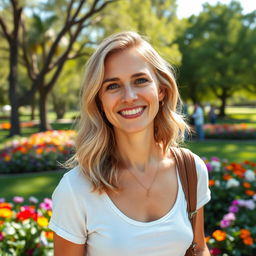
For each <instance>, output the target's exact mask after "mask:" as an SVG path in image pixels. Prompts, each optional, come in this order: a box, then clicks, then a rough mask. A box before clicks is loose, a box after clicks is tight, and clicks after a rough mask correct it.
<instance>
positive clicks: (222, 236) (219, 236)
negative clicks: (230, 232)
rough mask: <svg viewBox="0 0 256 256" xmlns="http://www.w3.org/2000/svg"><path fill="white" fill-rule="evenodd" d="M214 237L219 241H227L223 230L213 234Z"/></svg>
mask: <svg viewBox="0 0 256 256" xmlns="http://www.w3.org/2000/svg"><path fill="white" fill-rule="evenodd" d="M212 236H213V237H214V238H215V239H216V240H217V241H224V240H225V239H226V232H224V231H221V230H219V229H218V230H215V231H214V232H213V233H212Z"/></svg>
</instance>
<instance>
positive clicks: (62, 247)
mask: <svg viewBox="0 0 256 256" xmlns="http://www.w3.org/2000/svg"><path fill="white" fill-rule="evenodd" d="M53 242H54V256H73V255H75V256H85V255H86V245H85V244H74V243H71V242H69V241H68V240H66V239H64V238H62V237H60V236H58V235H57V234H56V233H54V238H53Z"/></svg>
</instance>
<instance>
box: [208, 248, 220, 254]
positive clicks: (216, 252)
mask: <svg viewBox="0 0 256 256" xmlns="http://www.w3.org/2000/svg"><path fill="white" fill-rule="evenodd" d="M210 253H211V255H220V254H221V250H220V249H219V248H212V249H211V250H210Z"/></svg>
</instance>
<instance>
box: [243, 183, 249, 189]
mask: <svg viewBox="0 0 256 256" xmlns="http://www.w3.org/2000/svg"><path fill="white" fill-rule="evenodd" d="M243 186H244V187H245V188H250V187H251V184H250V183H249V182H244V183H243Z"/></svg>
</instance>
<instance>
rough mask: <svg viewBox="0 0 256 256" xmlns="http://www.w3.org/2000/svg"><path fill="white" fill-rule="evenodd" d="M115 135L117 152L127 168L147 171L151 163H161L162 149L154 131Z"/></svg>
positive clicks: (118, 133) (117, 133)
mask: <svg viewBox="0 0 256 256" xmlns="http://www.w3.org/2000/svg"><path fill="white" fill-rule="evenodd" d="M115 135H116V143H117V151H118V154H119V155H120V158H121V162H122V166H123V165H124V167H125V168H133V169H136V170H138V171H146V170H147V167H148V166H149V165H150V164H151V163H153V162H154V161H159V157H160V156H161V154H162V149H161V147H160V146H159V145H158V144H157V143H156V141H155V139H154V134H153V132H152V131H148V130H147V131H142V132H138V133H131V134H127V133H123V132H120V131H118V132H116V133H115Z"/></svg>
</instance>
